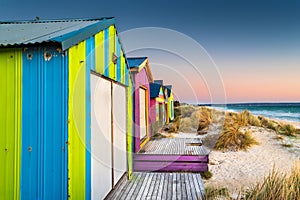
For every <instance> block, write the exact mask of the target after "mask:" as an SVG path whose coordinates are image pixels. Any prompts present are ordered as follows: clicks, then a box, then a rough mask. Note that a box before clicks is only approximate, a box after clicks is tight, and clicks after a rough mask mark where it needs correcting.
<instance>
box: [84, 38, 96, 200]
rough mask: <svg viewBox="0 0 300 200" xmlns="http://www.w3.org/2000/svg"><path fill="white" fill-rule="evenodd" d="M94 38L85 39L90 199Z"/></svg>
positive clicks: (88, 198)
mask: <svg viewBox="0 0 300 200" xmlns="http://www.w3.org/2000/svg"><path fill="white" fill-rule="evenodd" d="M93 45H95V43H94V38H93V37H92V38H89V39H88V40H86V55H87V61H86V192H85V195H86V199H87V200H90V199H91V86H90V71H91V66H92V63H93V62H94V60H95V59H94V58H95V57H93V56H91V54H92V52H93V49H94V48H93Z"/></svg>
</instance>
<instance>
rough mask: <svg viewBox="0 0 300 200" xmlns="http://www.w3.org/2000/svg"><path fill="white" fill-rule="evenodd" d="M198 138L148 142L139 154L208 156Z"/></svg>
mask: <svg viewBox="0 0 300 200" xmlns="http://www.w3.org/2000/svg"><path fill="white" fill-rule="evenodd" d="M197 144H199V145H201V144H202V142H201V140H200V139H199V138H196V139H192V140H190V139H185V138H161V139H155V140H150V141H149V142H148V143H147V144H146V145H145V146H144V147H143V148H142V150H141V151H140V152H143V154H177V155H208V154H209V151H208V150H207V149H206V148H205V147H204V146H202V145H201V146H195V145H197Z"/></svg>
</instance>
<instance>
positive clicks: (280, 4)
mask: <svg viewBox="0 0 300 200" xmlns="http://www.w3.org/2000/svg"><path fill="white" fill-rule="evenodd" d="M36 16H39V17H40V19H60V18H101V17H110V16H113V17H115V18H116V26H117V29H118V33H119V34H120V37H121V40H122V43H123V46H124V49H125V51H126V55H127V56H148V57H149V62H150V67H151V70H152V72H153V75H154V78H155V79H163V80H164V83H165V84H171V85H173V90H174V94H175V96H176V98H177V99H178V100H180V101H181V102H189V103H233V102H300V23H299V19H300V1H293V0H290V1H283V0H282V1H276V0H275V1H262V0H251V1H243V0H207V1H203V0H195V1H189V0H187V1H166V0H165V1H164V0H152V1H143V0H140V1H124V0H123V1H120V0H115V1H101V0H85V1H74V0H64V1H61V0H52V1H47V2H45V1H37V0H27V1H23V0H14V1H11V0H1V1H0V20H1V21H6V20H28V19H35V17H36ZM147 27H148V28H147ZM149 27H151V28H149ZM139 45H140V47H141V48H140V49H137V48H136V47H137V46H139Z"/></svg>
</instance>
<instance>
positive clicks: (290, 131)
mask: <svg viewBox="0 0 300 200" xmlns="http://www.w3.org/2000/svg"><path fill="white" fill-rule="evenodd" d="M277 131H278V133H279V134H282V135H287V136H293V137H295V136H296V128H295V127H294V126H293V125H291V124H282V125H279V127H278V130H277Z"/></svg>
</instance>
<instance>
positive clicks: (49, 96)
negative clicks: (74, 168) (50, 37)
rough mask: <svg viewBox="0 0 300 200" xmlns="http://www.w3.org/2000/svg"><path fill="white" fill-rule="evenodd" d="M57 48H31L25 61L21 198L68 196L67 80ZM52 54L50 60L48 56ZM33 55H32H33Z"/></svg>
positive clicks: (25, 53) (26, 52) (62, 60)
mask: <svg viewBox="0 0 300 200" xmlns="http://www.w3.org/2000/svg"><path fill="white" fill-rule="evenodd" d="M56 49H57V47H47V48H29V49H27V51H24V52H23V57H22V60H23V62H22V63H23V64H22V75H23V76H22V77H23V80H22V84H23V88H22V102H23V104H22V105H23V107H22V158H21V199H46V200H47V199H65V197H66V196H67V193H66V192H67V190H66V187H67V186H66V184H67V179H66V174H65V172H66V170H65V168H67V167H66V163H65V158H66V153H65V151H63V149H62V147H64V146H62V144H63V143H65V137H66V136H65V131H66V130H65V129H66V128H65V127H66V118H65V117H66V109H67V108H66V107H67V101H66V99H65V97H66V87H67V86H66V82H67V80H66V79H65V78H67V76H66V75H65V68H64V58H63V57H62V55H61V54H60V53H59V52H58V51H57V50H56ZM45 53H49V55H52V56H51V57H49V60H46V59H45V57H44V55H46V54H45ZM29 55H31V56H30V57H29Z"/></svg>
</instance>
